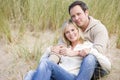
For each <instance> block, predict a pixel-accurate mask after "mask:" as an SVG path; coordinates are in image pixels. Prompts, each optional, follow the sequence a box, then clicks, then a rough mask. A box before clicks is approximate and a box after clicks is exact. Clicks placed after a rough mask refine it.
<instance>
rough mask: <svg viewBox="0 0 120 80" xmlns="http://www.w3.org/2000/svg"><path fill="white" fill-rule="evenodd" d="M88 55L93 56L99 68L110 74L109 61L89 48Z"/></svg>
mask: <svg viewBox="0 0 120 80" xmlns="http://www.w3.org/2000/svg"><path fill="white" fill-rule="evenodd" d="M90 54H93V55H94V56H95V57H96V58H97V60H98V62H99V63H100V65H101V67H102V68H103V69H104V70H106V71H107V72H110V70H111V62H110V61H109V59H108V58H107V57H106V56H104V55H103V54H101V53H99V52H98V51H97V50H96V49H94V48H91V51H90Z"/></svg>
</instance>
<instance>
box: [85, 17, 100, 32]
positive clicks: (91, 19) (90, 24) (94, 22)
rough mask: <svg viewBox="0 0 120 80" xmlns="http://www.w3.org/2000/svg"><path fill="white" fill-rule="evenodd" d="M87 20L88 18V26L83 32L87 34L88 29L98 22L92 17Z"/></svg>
mask: <svg viewBox="0 0 120 80" xmlns="http://www.w3.org/2000/svg"><path fill="white" fill-rule="evenodd" d="M89 18H90V22H89V25H88V27H87V28H86V30H85V31H84V32H87V31H88V30H89V29H91V28H92V27H94V26H95V25H96V24H97V23H98V22H99V20H96V19H94V18H93V17H92V16H89Z"/></svg>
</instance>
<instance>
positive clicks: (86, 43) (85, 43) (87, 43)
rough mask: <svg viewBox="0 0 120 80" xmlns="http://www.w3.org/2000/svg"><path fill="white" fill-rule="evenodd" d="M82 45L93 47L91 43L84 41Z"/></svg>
mask: <svg viewBox="0 0 120 80" xmlns="http://www.w3.org/2000/svg"><path fill="white" fill-rule="evenodd" d="M83 44H84V45H93V43H92V42H90V41H84V43H83Z"/></svg>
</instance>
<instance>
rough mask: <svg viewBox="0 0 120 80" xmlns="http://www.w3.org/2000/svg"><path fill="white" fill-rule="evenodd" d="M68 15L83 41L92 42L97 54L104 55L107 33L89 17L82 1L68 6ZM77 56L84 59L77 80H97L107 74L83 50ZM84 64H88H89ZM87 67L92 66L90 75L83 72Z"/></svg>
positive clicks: (101, 25) (102, 26) (98, 22)
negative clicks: (81, 35)
mask: <svg viewBox="0 0 120 80" xmlns="http://www.w3.org/2000/svg"><path fill="white" fill-rule="evenodd" d="M69 14H70V16H71V19H72V21H73V22H75V23H76V24H77V26H78V27H79V28H81V29H82V31H83V34H84V37H85V39H86V40H89V41H90V42H92V43H93V44H94V48H95V49H96V50H97V51H98V52H99V53H101V54H104V53H105V52H106V48H107V44H108V40H109V37H108V31H107V29H106V28H105V26H104V25H103V24H102V23H101V22H100V21H99V20H96V19H94V18H93V17H91V16H89V11H88V7H87V5H86V4H85V3H84V2H82V1H75V2H73V3H72V4H71V5H70V6H69ZM59 43H62V41H61V40H59ZM79 55H80V56H82V57H84V59H83V62H82V64H81V68H80V72H79V74H78V77H77V80H87V79H89V78H91V80H97V79H99V78H100V77H103V76H105V75H106V74H108V73H109V71H106V70H104V69H102V67H101V66H100V65H99V63H98V61H95V60H96V59H93V58H95V57H90V56H89V55H88V53H86V51H85V50H82V51H80V52H79ZM86 62H89V64H88V63H86ZM89 66H93V68H94V69H93V68H91V70H92V71H91V72H90V73H85V72H84V71H85V70H87V69H89ZM110 66H111V65H110ZM88 74H90V76H89V78H86V77H85V75H88ZM83 76H84V78H83Z"/></svg>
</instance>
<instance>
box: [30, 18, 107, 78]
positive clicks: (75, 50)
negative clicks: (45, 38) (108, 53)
mask: <svg viewBox="0 0 120 80" xmlns="http://www.w3.org/2000/svg"><path fill="white" fill-rule="evenodd" d="M62 33H63V34H62V39H63V41H64V43H65V44H66V46H67V47H64V46H59V47H58V53H56V54H59V57H60V61H59V63H58V64H56V63H54V62H52V61H51V60H50V59H49V58H48V57H49V56H50V52H54V50H53V49H52V47H50V48H48V49H47V51H46V52H45V54H44V55H43V56H42V58H41V61H40V64H39V66H38V68H37V69H36V71H35V72H34V74H33V76H32V79H31V80H75V79H76V77H77V75H78V74H80V73H79V69H82V68H80V64H81V62H82V59H83V57H80V55H79V53H80V52H81V51H85V52H86V53H87V55H89V56H92V57H93V58H92V57H91V59H95V60H94V61H95V62H94V64H95V63H96V62H97V61H99V60H97V59H98V56H99V53H98V52H97V50H95V49H94V48H92V45H93V44H92V43H90V42H88V41H84V37H83V35H82V31H81V30H80V29H79V28H78V27H77V26H76V25H75V24H74V23H73V22H72V21H71V20H69V21H67V22H65V24H64V25H63V27H62ZM91 53H92V54H91ZM93 55H94V56H93ZM99 59H102V60H105V61H106V62H107V63H108V64H109V61H108V59H107V58H106V57H104V56H103V55H100V57H99ZM88 64H89V63H88ZM95 65H96V64H95ZM95 65H94V66H91V67H90V69H86V70H84V71H85V72H87V73H88V75H86V76H83V77H84V78H82V77H81V79H84V80H90V79H91V77H92V75H93V72H94V69H95V68H94V67H95ZM104 67H105V68H106V65H105V66H104Z"/></svg>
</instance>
